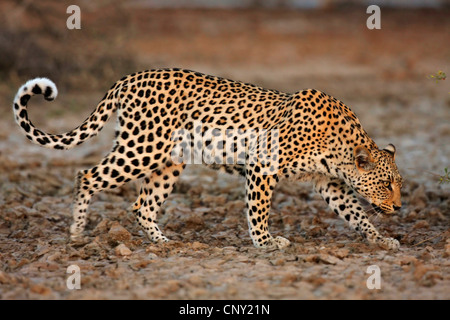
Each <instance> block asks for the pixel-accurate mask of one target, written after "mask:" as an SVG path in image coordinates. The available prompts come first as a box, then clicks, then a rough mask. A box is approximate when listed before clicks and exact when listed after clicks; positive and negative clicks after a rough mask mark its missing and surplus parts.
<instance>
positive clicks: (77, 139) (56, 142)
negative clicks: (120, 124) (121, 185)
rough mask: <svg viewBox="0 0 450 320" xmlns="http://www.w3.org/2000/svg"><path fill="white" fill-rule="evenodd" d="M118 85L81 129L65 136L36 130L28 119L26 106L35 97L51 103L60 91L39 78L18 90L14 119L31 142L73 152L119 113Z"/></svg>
mask: <svg viewBox="0 0 450 320" xmlns="http://www.w3.org/2000/svg"><path fill="white" fill-rule="evenodd" d="M119 86H120V85H119V84H118V83H116V84H115V85H114V86H113V87H112V88H111V89H110V90H109V91H108V92H107V93H106V95H105V97H104V98H103V99H102V101H100V103H99V104H98V105H97V107H96V108H95V110H94V111H93V112H92V113H91V115H90V116H89V117H88V118H87V119H86V120H85V121H84V122H83V123H82V124H81V125H80V126H78V127H76V128H75V129H73V130H72V131H69V132H66V133H63V134H50V133H46V132H43V131H41V130H39V129H37V128H36V127H35V126H34V125H33V124H32V123H31V121H30V120H29V119H28V112H27V103H28V101H29V100H30V98H31V97H32V96H34V95H36V94H42V95H44V98H45V99H46V100H48V101H52V100H54V99H55V98H56V96H57V95H58V90H57V88H56V85H55V84H54V83H53V81H51V80H49V79H46V78H36V79H33V80H30V81H28V82H27V83H25V84H24V85H23V86H22V87H20V89H19V90H18V91H17V94H16V97H15V98H14V104H13V111H14V117H15V119H16V122H17V123H18V124H19V126H20V128H21V129H22V131H23V133H24V134H25V136H26V137H27V138H28V139H29V140H30V141H31V142H33V143H35V144H38V145H40V146H43V147H45V148H49V149H61V150H67V149H71V148H73V147H75V146H77V145H79V144H81V143H83V142H84V141H86V140H88V139H89V138H91V137H93V136H95V135H97V134H98V133H99V131H100V130H101V129H102V128H103V127H104V125H105V123H106V122H107V121H108V120H109V118H110V117H111V115H112V114H113V113H114V112H115V111H116V110H117V106H118V103H117V101H118V100H117V95H118V91H119V90H118V87H119Z"/></svg>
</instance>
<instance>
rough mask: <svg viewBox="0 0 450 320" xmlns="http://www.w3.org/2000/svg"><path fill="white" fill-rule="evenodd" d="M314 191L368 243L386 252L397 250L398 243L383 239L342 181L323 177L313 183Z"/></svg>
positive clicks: (352, 192) (353, 193)
mask: <svg viewBox="0 0 450 320" xmlns="http://www.w3.org/2000/svg"><path fill="white" fill-rule="evenodd" d="M315 190H316V191H317V192H318V193H319V194H320V195H321V196H322V197H323V199H324V200H325V201H326V202H327V203H328V205H329V207H330V208H331V209H332V210H333V211H334V212H335V213H336V214H337V215H338V216H340V217H341V218H342V219H344V220H345V221H347V222H348V223H349V225H350V227H352V228H353V229H355V230H356V231H357V232H359V233H360V234H361V235H362V236H363V237H364V238H366V239H367V240H368V241H369V242H370V243H374V244H377V245H379V246H380V247H382V248H383V249H386V250H394V251H395V250H398V249H399V247H400V243H399V242H398V240H396V239H393V238H386V237H383V236H382V235H380V233H379V232H378V231H377V230H376V229H375V227H374V226H373V225H372V224H371V223H370V221H369V218H368V216H367V214H366V212H365V211H364V209H363V207H362V206H361V204H360V202H359V200H358V198H357V197H356V194H355V191H354V190H353V189H352V188H350V187H349V186H348V185H347V184H346V183H345V182H344V181H342V180H339V179H336V178H326V177H323V178H320V179H318V180H317V181H316V182H315Z"/></svg>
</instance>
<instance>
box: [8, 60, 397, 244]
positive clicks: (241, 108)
mask: <svg viewBox="0 0 450 320" xmlns="http://www.w3.org/2000/svg"><path fill="white" fill-rule="evenodd" d="M34 95H43V97H44V99H46V100H48V101H52V100H54V99H55V98H56V97H57V95H58V90H57V87H56V85H55V84H54V82H53V81H51V80H50V79H48V78H35V79H32V80H29V81H28V82H26V83H25V84H24V85H22V86H21V87H20V89H19V90H18V92H17V94H16V96H15V98H14V102H13V113H14V117H15V121H16V122H17V124H18V126H19V128H20V130H21V132H22V133H23V134H24V135H25V136H26V138H27V139H28V140H30V141H31V142H32V143H35V144H37V145H40V146H42V147H45V148H50V149H58V150H68V149H71V148H73V147H75V146H78V145H80V144H81V143H83V142H85V141H86V140H88V139H90V138H92V137H94V136H96V135H97V134H98V133H99V132H100V131H101V130H102V129H103V127H104V126H105V124H106V123H107V121H108V120H109V119H110V118H111V117H112V115H113V114H115V113H117V122H116V128H115V139H114V142H113V147H112V149H111V151H110V152H109V153H107V155H106V156H105V157H104V158H103V159H102V160H101V161H100V162H99V163H98V164H97V165H95V166H94V167H92V168H90V169H85V170H80V171H79V172H78V173H77V175H76V179H75V191H74V194H75V196H74V200H73V205H72V215H73V223H72V224H71V225H70V229H69V230H70V239H69V240H73V241H76V239H79V238H80V237H82V236H83V233H84V229H85V226H86V223H87V213H88V206H89V204H90V202H91V199H92V197H93V196H94V195H95V194H97V193H99V192H100V191H104V190H108V189H114V188H119V187H120V186H122V185H123V184H125V183H128V182H130V181H138V182H141V186H140V191H139V192H138V198H137V199H136V201H135V202H134V204H133V205H132V212H133V214H134V216H135V218H136V221H137V224H138V225H139V226H140V227H141V228H142V229H141V230H143V232H144V234H146V235H147V236H148V238H149V239H150V240H151V241H153V242H156V243H164V242H167V241H169V239H168V238H167V237H166V236H165V235H164V234H163V232H162V230H161V229H160V227H159V226H158V224H157V215H158V212H159V211H160V208H161V206H162V205H163V204H164V202H165V200H166V199H167V198H168V197H169V195H170V194H171V192H172V191H173V188H174V185H175V183H176V182H177V181H178V179H179V177H180V175H181V174H182V172H183V170H184V169H185V167H186V165H188V164H191V163H194V164H195V163H201V164H204V165H206V166H208V167H210V168H212V169H216V170H219V171H222V172H225V173H231V174H235V175H238V176H240V177H243V178H244V180H245V203H246V206H245V214H246V218H247V223H248V229H249V235H250V238H251V241H252V242H253V245H254V246H255V247H258V248H274V249H284V248H286V247H288V246H290V245H291V242H290V240H288V239H286V238H284V237H281V236H277V237H274V236H272V235H271V233H270V232H269V216H270V213H271V206H272V195H273V193H274V190H275V187H276V186H277V184H278V183H279V182H280V181H283V180H285V181H300V182H301V181H311V182H312V184H313V189H314V190H315V191H316V192H317V193H318V194H319V195H320V196H321V197H322V198H323V199H324V200H325V202H326V203H327V204H328V207H329V208H330V209H331V211H332V212H334V213H335V214H336V216H339V217H340V218H342V219H343V220H344V221H345V222H346V223H347V224H348V225H349V226H350V228H351V229H353V230H355V231H356V233H357V234H360V236H361V237H362V239H363V241H367V242H368V243H369V245H374V246H378V247H380V248H382V249H384V250H393V251H396V250H398V249H399V247H400V243H399V241H398V240H397V239H394V238H390V237H388V236H383V235H382V234H381V233H380V232H378V231H377V229H376V228H375V227H374V225H373V224H372V222H371V221H370V217H371V213H373V212H376V213H377V215H381V216H383V217H384V216H386V217H389V216H392V215H394V214H395V213H396V212H398V210H399V209H400V208H401V207H402V202H401V189H402V184H403V178H402V176H401V175H400V173H399V170H398V168H397V165H396V162H395V156H396V148H395V146H394V145H393V144H389V145H387V146H386V147H385V148H384V149H380V148H379V147H378V146H377V145H376V143H375V142H374V141H373V140H372V139H371V138H370V137H369V135H368V134H367V132H366V131H365V130H364V129H363V127H362V125H361V123H360V121H359V119H358V118H357V117H356V115H355V113H353V112H352V111H351V110H350V108H349V107H347V106H346V105H345V104H344V103H342V102H341V101H339V100H338V99H336V98H334V97H332V96H330V95H328V94H326V93H324V92H321V91H319V90H316V89H302V90H300V91H297V92H295V93H285V92H281V91H278V90H274V89H266V88H263V87H262V86H258V85H254V84H250V83H245V82H242V81H234V80H229V79H226V78H222V77H218V76H212V75H207V74H203V73H201V72H196V71H192V70H186V69H182V68H161V69H152V70H146V71H141V72H136V73H133V74H129V75H127V76H124V77H123V78H122V79H120V80H119V81H117V82H116V83H115V84H114V85H113V86H112V87H111V88H110V89H109V90H108V91H107V92H106V94H105V95H104V97H103V99H101V101H100V102H99V103H98V104H97V106H96V107H95V109H94V111H92V113H91V114H90V115H89V116H88V117H87V118H86V119H85V120H84V122H82V123H81V124H80V125H79V126H78V127H76V128H75V129H73V130H71V131H68V132H66V133H63V134H51V133H47V132H44V131H42V130H39V129H37V128H36V127H35V126H34V125H33V124H32V122H31V121H30V120H29V118H28V112H27V105H28V101H29V100H30V98H31V97H32V96H34ZM207 133H209V136H210V138H209V139H203V138H204V137H205V136H206V135H207ZM229 133H231V134H229ZM264 134H265V138H264V137H263V136H264ZM227 137H231V139H226V138H227ZM267 137H270V138H271V139H270V141H269V140H268V139H267ZM224 145H226V150H225V149H224ZM189 147H192V148H193V149H194V151H192V149H189ZM176 150H178V152H174V151H176ZM258 150H259V152H258ZM225 151H227V152H225ZM228 151H231V152H228ZM259 154H263V156H262V157H259ZM205 155H209V156H205ZM255 155H256V156H255ZM192 158H197V160H198V161H197V162H195V161H194V162H193V161H192Z"/></svg>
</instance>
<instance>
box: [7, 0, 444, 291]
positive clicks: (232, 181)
mask: <svg viewBox="0 0 450 320" xmlns="http://www.w3.org/2000/svg"><path fill="white" fill-rule="evenodd" d="M72 4H76V5H78V6H79V8H80V10H81V15H80V17H81V29H79V30H77V29H75V30H69V29H68V28H67V26H66V22H67V19H68V18H69V17H70V16H71V14H72V13H67V11H66V10H67V8H68V7H69V6H70V5H72ZM371 4H376V5H378V6H379V7H380V9H381V29H379V30H376V29H374V30H369V29H368V28H367V26H366V22H367V19H368V18H369V16H370V15H371V14H368V13H366V9H367V7H368V6H369V5H371ZM163 67H164V68H165V67H180V68H186V69H193V70H196V71H200V72H203V73H207V74H212V75H216V76H222V77H225V78H230V79H234V80H241V81H244V82H250V83H254V84H258V85H260V86H263V87H267V88H271V89H277V90H280V91H286V92H296V91H299V90H301V89H304V88H315V89H317V90H320V91H323V92H325V93H327V94H329V95H332V96H334V97H336V98H337V99H339V100H341V101H343V102H344V103H345V104H347V105H348V106H349V107H350V108H351V109H352V110H353V111H354V112H355V113H356V115H357V116H358V117H359V119H360V121H361V123H362V124H363V127H364V128H365V129H366V131H367V132H368V133H369V135H370V136H371V137H372V138H373V139H374V140H375V141H376V143H377V144H378V146H379V147H380V148H383V147H385V146H386V145H387V144H389V143H393V144H394V145H395V146H396V147H397V150H398V154H397V156H396V162H397V164H398V167H399V169H400V172H401V173H402V175H403V176H404V178H405V186H404V189H403V190H402V196H403V203H404V205H403V209H402V210H401V211H400V212H399V214H397V215H395V216H394V217H391V218H390V219H389V220H387V221H388V222H385V221H383V220H381V219H379V217H375V218H374V221H375V222H376V223H375V224H376V225H377V226H378V228H379V230H380V231H381V232H382V233H383V234H389V235H390V236H392V237H395V238H397V239H399V240H400V242H401V244H402V248H403V251H402V252H401V253H399V255H397V256H394V257H390V256H388V255H387V254H386V255H385V253H384V251H379V250H377V249H376V248H375V249H374V248H372V247H369V246H367V244H365V243H364V242H363V241H362V240H361V239H359V238H358V236H357V235H356V233H352V232H350V231H349V228H348V227H347V226H346V225H345V223H344V222H343V221H340V220H338V219H335V216H334V214H333V213H332V212H331V211H330V210H329V209H327V208H326V204H325V203H324V201H322V200H321V199H318V198H317V196H314V195H313V194H312V192H311V187H310V185H308V184H296V183H288V182H286V183H283V184H280V186H279V188H278V189H277V192H276V193H275V196H274V200H273V205H272V206H273V212H272V213H271V215H272V217H271V230H272V232H274V234H275V235H282V236H286V237H288V238H290V239H291V240H292V242H293V243H295V245H294V249H293V250H294V251H295V255H296V256H295V257H294V258H292V259H291V258H289V259H290V260H289V259H287V258H286V257H287V256H286V254H284V253H279V252H276V253H265V256H264V255H262V254H261V253H260V252H258V253H254V254H253V253H251V254H248V253H247V251H245V250H251V249H248V248H249V246H251V244H250V243H251V242H250V239H249V236H248V231H247V225H246V222H245V219H244V214H243V210H244V208H245V203H244V202H243V199H244V187H243V186H244V184H243V183H242V181H241V180H239V179H238V178H236V177H232V176H220V177H219V176H218V175H217V173H216V172H214V171H211V170H208V169H206V168H203V167H197V166H191V167H189V169H187V170H185V172H184V173H183V175H182V177H181V179H180V183H179V184H178V185H177V187H176V189H175V192H174V193H173V194H172V195H171V196H170V197H169V199H168V201H167V204H166V206H165V207H164V208H163V210H162V213H161V214H160V218H159V219H160V226H162V228H163V229H164V230H165V231H166V235H168V237H169V238H171V239H173V240H179V241H182V243H183V245H184V247H182V249H183V250H181V249H180V247H179V246H180V244H179V242H178V244H177V242H175V243H174V244H173V246H172V247H170V246H169V247H162V248H160V247H157V246H154V245H152V244H149V243H148V240H146V237H145V236H144V235H143V234H142V231H141V230H140V229H138V228H137V226H136V224H135V222H134V218H133V216H132V214H131V213H130V210H129V208H130V204H131V203H132V202H133V201H134V200H135V198H136V193H137V188H138V187H139V186H138V184H133V183H131V184H128V185H126V186H123V187H122V188H120V189H119V190H113V191H110V192H105V193H102V194H100V195H98V197H97V198H96V200H95V201H94V203H93V204H92V206H91V207H90V224H89V225H88V230H90V231H89V232H92V234H91V235H92V236H91V238H90V241H91V242H90V243H89V244H87V245H86V246H85V247H79V248H74V247H72V246H70V245H68V244H67V241H66V239H67V234H68V231H67V229H68V226H69V224H70V223H71V221H72V218H71V212H70V206H71V202H72V188H73V179H74V176H75V174H76V172H77V171H78V170H80V169H86V168H89V167H92V166H93V165H95V163H97V162H98V161H100V159H101V158H102V156H103V155H104V154H106V153H107V152H108V151H109V150H110V148H111V145H112V140H113V135H114V133H113V131H114V121H110V124H109V125H108V127H106V128H105V129H104V130H103V132H102V133H101V134H100V135H99V136H98V137H95V138H93V139H92V140H90V141H89V142H86V143H84V144H83V145H81V146H79V147H77V148H75V149H73V150H70V151H67V152H61V151H55V150H47V149H43V148H41V147H39V146H35V145H32V144H31V143H30V142H29V141H27V140H26V138H25V137H24V136H23V134H22V133H21V132H20V131H19V129H18V127H17V125H16V124H15V123H14V119H13V115H12V112H11V106H12V101H13V98H14V96H15V94H16V92H17V89H18V88H19V86H20V85H22V84H23V83H25V82H26V81H27V80H29V79H31V78H33V77H37V76H39V77H42V76H45V77H49V78H50V79H52V80H53V81H54V82H55V83H56V84H57V86H58V88H59V97H58V98H57V99H56V101H54V102H52V103H48V102H45V101H43V99H42V98H41V97H36V98H34V99H32V100H31V101H30V103H29V116H30V119H31V120H32V121H33V123H34V124H35V125H36V126H37V127H38V128H40V129H42V130H44V131H48V132H52V133H61V132H65V131H67V130H70V129H72V128H74V127H76V126H78V125H79V124H80V123H81V122H82V121H83V120H84V119H85V118H86V117H87V116H88V115H89V114H90V113H91V112H92V110H93V109H94V107H95V106H96V104H97V103H98V101H99V100H100V99H101V98H102V97H103V96H104V93H105V92H106V90H108V89H109V88H110V87H111V86H112V84H113V83H114V82H115V81H117V80H118V79H120V78H122V77H123V76H124V75H125V74H129V73H133V72H135V71H140V70H146V69H154V68H163ZM445 74H449V75H450V1H449V0H373V1H369V0H352V1H344V0H304V1H302V0H267V1H264V0H223V1H220V0H134V1H119V0H99V1H90V0H84V1H72V0H71V1H66V0H40V1H31V0H1V1H0V112H1V113H0V245H1V247H0V248H1V250H0V283H2V284H5V285H4V286H3V287H0V298H29V297H31V298H36V297H38V298H39V297H50V298H67V297H69V298H80V297H83V298H86V297H88V298H89V297H91V298H92V297H94V298H99V297H100V298H104V297H107V298H111V297H112V298H117V297H119V298H123V297H125V298H136V297H140V298H149V297H150V298H155V297H156V298H167V297H169V298H175V299H178V298H182V299H186V298H202V299H210V298H250V299H255V298H257V299H259V298H273V297H275V298H289V299H295V298H307V299H311V298H333V297H334V298H336V297H337V298H349V297H354V298H375V299H379V298H395V299H399V298H401V299H402V298H405V299H408V298H418V297H419V298H424V297H425V298H431V299H435V298H443V299H446V298H447V299H448V297H449V292H450V291H449V290H448V288H449V283H450V279H449V274H450V273H449V270H448V257H449V256H450V240H448V239H449V233H448V226H449V224H448V221H449V218H450V212H449V210H450V209H449V208H450V197H449V186H450V184H449V183H440V180H441V179H442V180H444V181H445V180H446V181H448V180H449V177H448V175H447V176H446V174H445V171H444V170H445V168H446V167H449V158H450V143H449V142H450V126H449V124H450V80H449V79H445V78H446V75H445ZM111 221H114V223H116V227H117V223H118V222H117V221H119V222H120V226H123V227H124V228H126V229H127V230H129V231H130V232H131V233H132V234H133V237H131V235H129V238H130V239H132V240H130V241H128V242H126V245H127V246H128V247H129V248H130V249H131V251H133V255H132V256H131V258H130V259H131V260H129V262H128V263H129V266H126V265H125V263H126V262H125V261H128V260H126V259H125V260H122V258H121V257H120V256H119V257H118V256H117V255H118V254H117V252H116V251H115V245H116V242H114V241H113V242H111V241H109V240H108V238H107V237H108V236H109V233H108V230H109V228H110V227H111ZM111 230H112V229H111ZM121 230H122V232H125V233H126V232H128V231H126V230H125V231H123V230H124V229H123V228H122V229H121ZM94 237H95V239H94ZM105 237H106V238H105ZM146 241H147V242H146ZM195 241H199V242H201V243H200V244H199V243H198V242H196V247H192V248H191V247H190V243H193V242H195ZM48 243H50V244H51V245H50V246H49V245H48ZM111 243H112V244H111ZM224 246H233V247H236V248H239V249H238V250H241V251H242V250H244V251H243V252H244V253H243V254H241V255H240V256H238V257H237V256H236V254H239V251H236V252H237V253H232V254H230V255H228V256H227V255H226V254H224V257H225V258H224V259H227V260H226V262H223V261H222V262H220V263H219V262H217V261H218V260H214V259H216V258H217V257H218V255H221V254H222V253H220V252H222V251H221V250H222V247H224ZM229 248H231V247H229ZM319 248H320V249H319ZM341 249H342V250H344V253H343V254H342V250H341ZM167 250H169V251H167ZM148 252H150V254H149V253H148ZM183 252H185V253H186V252H187V253H186V254H187V255H188V256H189V255H190V257H193V258H192V260H188V258H186V259H185V253H183ZM217 252H219V253H217ZM224 252H225V251H224ZM230 252H235V251H230ZM249 252H253V251H249ZM336 252H340V253H339V254H338V255H337V256H336ZM151 254H153V255H154V256H153V257H150V255H151ZM252 254H253V256H252ZM316 254H320V257H322V258H320V259H322V260H320V259H319V260H317V259H316V258H317V257H316V256H315V255H316ZM323 254H327V255H330V256H332V257H334V259H331V260H329V259H328V258H326V259H325V260H323ZM261 255H262V256H261ZM327 255H325V257H328V256H327ZM408 255H409V256H408ZM155 256H156V257H159V256H161V257H167V256H169V257H171V258H173V259H175V260H171V259H167V260H165V259H156V260H152V259H155ZM176 257H179V258H180V259H181V260H177V259H176ZM261 257H262V258H261ZM344 257H345V260H342V259H344ZM371 257H374V258H373V259H374V261H371V260H370V259H372V258H371ZM385 257H387V258H386V259H385ZM198 258H200V260H202V261H203V262H205V263H210V266H209V267H208V268H206V269H203V268H202V267H201V264H199V263H198ZM388 258H389V259H388ZM183 259H184V260H183ZM208 259H212V260H211V261H209V260H208ZM236 259H237V260H239V259H240V260H239V263H238V264H236V266H237V267H236V269H233V268H234V265H235V263H234V262H235V261H236ZM258 259H262V261H261V260H258ZM267 259H272V260H270V263H269V262H267V261H266V260H267ZM286 259H287V260H286ZM327 259H328V260H327ZM336 259H338V260H339V261H338V262H339V263H338V264H337V265H335V266H334V267H333V268H328V267H327V268H323V264H322V263H325V264H335V263H337V262H336ZM399 259H400V260H399ZM402 259H403V260H402ZM150 260H151V261H150ZM69 261H71V262H72V263H74V262H73V261H76V263H77V264H80V265H83V263H84V264H85V270H88V271H84V272H87V273H88V274H89V276H85V277H84V278H83V279H86V280H85V282H84V283H83V284H82V285H83V288H87V289H85V290H79V292H69V291H67V290H66V288H65V286H64V285H63V284H62V282H61V281H60V278H61V274H63V273H65V272H64V271H61V270H62V269H61V268H65V267H64V266H66V265H67V263H68V262H69ZM143 261H144V262H145V263H144V264H142V262H143ZM146 261H147V262H146ZM148 261H150V262H148ZM171 261H172V262H173V265H172V264H171V263H172V262H171ZM180 261H181V262H180ZM188 261H191V262H190V263H188ZM208 261H209V262H208ZM224 261H225V260H224ZM228 261H233V264H232V263H230V264H228ZM274 261H275V262H274ZM280 261H281V262H280ZM320 261H322V262H320ZM323 261H325V262H323ZM408 261H409V262H408ZM153 262H154V263H156V264H153ZM55 263H56V264H55ZM92 263H94V264H95V266H96V267H92V265H91V264H92ZM116 263H117V264H116ZM244 263H246V265H244V266H243V264H244ZM268 263H269V265H268V266H267V264H268ZM374 263H376V264H382V267H383V268H384V269H383V286H385V283H386V286H385V287H383V288H384V290H383V291H382V292H374V291H371V292H368V290H366V288H365V287H363V288H362V289H361V284H362V283H365V280H366V279H365V278H364V279H362V278H361V277H360V275H361V274H363V275H364V271H361V269H360V268H361V265H363V266H366V265H370V264H374ZM119 264H120V265H124V266H125V267H124V268H122V269H120V270H119V268H118V267H117V266H118V265H119ZM191 264H192V265H194V266H195V267H192V266H191ZM284 264H286V265H285V266H284ZM147 265H148V268H147V269H146V266H147ZM155 265H156V267H154V266H155ZM247 265H252V267H254V271H252V273H248V272H247V271H245V272H244V271H243V270H246V269H244V268H247V267H246V266H247ZM97 266H99V267H98V268H97ZM261 266H264V268H266V269H264V270H268V272H269V274H271V275H272V276H266V275H265V273H260V272H258V270H259V269H258V268H262V267H261ZM400 266H401V267H400ZM182 267H183V268H182ZM197 267H198V268H199V269H198V270H197V269H195V270H197V271H198V272H197V271H195V270H194V269H193V268H197ZM216 267H217V268H219V269H220V268H221V269H220V270H219V269H218V270H219V271H217V273H214V272H215V271H214V270H215V269H213V268H216ZM289 267H290V268H289ZM45 268H48V270H47V269H45ZM96 268H97V269H96ZM108 268H109V269H108ZM140 268H142V272H140V273H139V272H137V270H138V269H140ZM210 268H212V269H210ZM227 268H229V270H228V269H227ZM339 268H340V269H339ZM225 269H226V270H225ZM45 270H47V271H45ZM101 270H106V271H105V272H103V271H102V272H103V273H102V272H101ZM149 270H151V272H150V271H149ZM193 270H194V271H195V272H197V273H195V275H196V276H197V278H196V279H194V280H192V281H191V282H190V280H189V279H188V280H189V281H187V280H186V277H188V276H189V275H191V274H192V272H193ZM205 270H206V271H205ZM385 270H387V271H385ZM300 271H301V275H297V273H298V272H300ZM127 272H128V273H127ZM274 272H277V273H274ZM85 275H86V273H85ZM205 275H206V276H205ZM305 275H306V276H305ZM308 275H309V276H308ZM344 275H345V277H346V279H347V280H345V281H344V282H342V281H341V280H342V279H343V278H342V277H344ZM277 277H278V278H277ZM97 279H98V280H99V282H97ZM114 279H117V280H114ZM217 279H221V280H220V285H216V284H217V282H218V280H217ZM279 279H281V280H279ZM317 279H319V280H317ZM324 279H330V280H331V281H325V280H324ZM222 280H223V281H222ZM322 280H323V281H322ZM133 281H135V282H133ZM171 281H172V282H171ZM18 283H19V284H20V285H18ZM142 283H144V285H142ZM102 288H106V289H105V290H103V289H102ZM154 288H158V289H157V290H156V289H154ZM264 288H266V289H264ZM267 288H270V290H268V289H267ZM202 290H203V291H202Z"/></svg>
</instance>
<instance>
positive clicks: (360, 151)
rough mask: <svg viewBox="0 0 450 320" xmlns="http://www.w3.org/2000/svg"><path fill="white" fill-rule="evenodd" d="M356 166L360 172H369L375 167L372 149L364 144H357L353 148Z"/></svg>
mask: <svg viewBox="0 0 450 320" xmlns="http://www.w3.org/2000/svg"><path fill="white" fill-rule="evenodd" d="M353 157H354V159H355V166H356V168H357V169H358V170H359V171H360V172H367V171H370V170H372V169H373V168H375V161H374V160H373V158H372V155H371V154H370V151H369V150H368V149H367V148H366V147H364V146H357V147H356V148H355V149H354V150H353Z"/></svg>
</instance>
